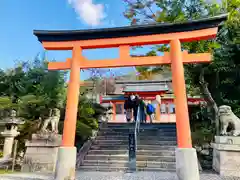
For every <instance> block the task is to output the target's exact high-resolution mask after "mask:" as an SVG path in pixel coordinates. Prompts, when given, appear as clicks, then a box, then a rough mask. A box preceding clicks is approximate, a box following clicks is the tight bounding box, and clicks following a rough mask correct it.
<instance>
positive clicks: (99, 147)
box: [91, 144, 176, 151]
mask: <svg viewBox="0 0 240 180" xmlns="http://www.w3.org/2000/svg"><path fill="white" fill-rule="evenodd" d="M91 149H92V150H105V149H109V150H128V145H127V144H125V145H118V146H116V145H101V144H99V145H93V146H92V147H91ZM137 149H138V150H171V151H175V149H176V146H159V145H151V146H149V145H141V144H139V145H137Z"/></svg>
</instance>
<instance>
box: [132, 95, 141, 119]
mask: <svg viewBox="0 0 240 180" xmlns="http://www.w3.org/2000/svg"><path fill="white" fill-rule="evenodd" d="M139 104H140V98H139V96H138V95H135V98H134V100H133V117H134V121H135V122H136V121H137V115H138V107H139Z"/></svg>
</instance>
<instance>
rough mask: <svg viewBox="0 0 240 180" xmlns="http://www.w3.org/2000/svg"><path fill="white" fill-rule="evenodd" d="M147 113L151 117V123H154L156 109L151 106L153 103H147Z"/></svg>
mask: <svg viewBox="0 0 240 180" xmlns="http://www.w3.org/2000/svg"><path fill="white" fill-rule="evenodd" d="M146 111H147V114H148V115H149V117H150V123H153V120H154V116H155V115H154V114H155V108H154V106H153V105H152V104H151V101H148V103H147V107H146Z"/></svg>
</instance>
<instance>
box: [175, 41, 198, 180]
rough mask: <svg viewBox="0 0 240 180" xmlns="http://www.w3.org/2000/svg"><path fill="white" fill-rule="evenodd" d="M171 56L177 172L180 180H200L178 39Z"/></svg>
mask: <svg viewBox="0 0 240 180" xmlns="http://www.w3.org/2000/svg"><path fill="white" fill-rule="evenodd" d="M170 56H171V70H172V82H173V91H174V96H175V98H174V103H175V108H176V128H177V143H178V148H177V149H176V172H177V175H178V177H179V180H185V179H186V177H187V179H188V180H199V179H200V177H199V168H198V159H197V153H196V150H195V149H194V148H192V139H191V130H190V123H189V115H188V104H187V98H186V97H187V94H186V87H185V79H184V68H183V60H182V51H181V43H180V41H179V40H178V39H174V40H172V41H171V42H170Z"/></svg>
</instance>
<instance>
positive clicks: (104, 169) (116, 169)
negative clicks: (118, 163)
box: [78, 165, 176, 172]
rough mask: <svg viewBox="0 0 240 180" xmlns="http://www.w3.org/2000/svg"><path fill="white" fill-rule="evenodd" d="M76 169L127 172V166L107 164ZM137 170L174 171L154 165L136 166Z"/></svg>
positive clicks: (173, 170)
mask: <svg viewBox="0 0 240 180" xmlns="http://www.w3.org/2000/svg"><path fill="white" fill-rule="evenodd" d="M78 171H94V172H95V171H102V172H114V171H117V172H129V171H130V170H129V168H128V167H109V166H84V165H83V166H80V167H79V169H78ZM137 171H149V172H156V171H167V172H175V171H176V169H170V168H168V169H166V168H156V167H144V168H141V167H137Z"/></svg>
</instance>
